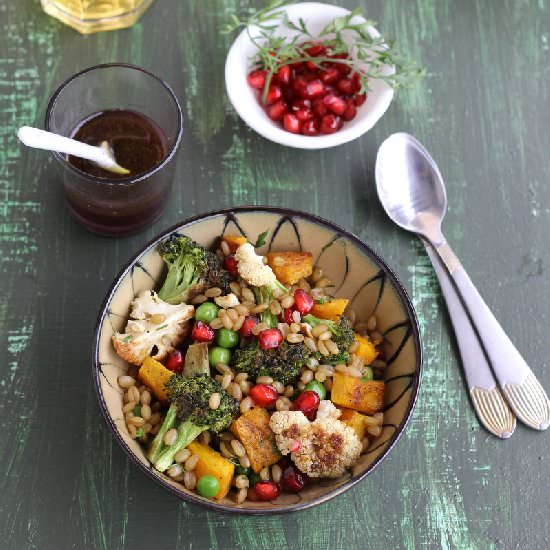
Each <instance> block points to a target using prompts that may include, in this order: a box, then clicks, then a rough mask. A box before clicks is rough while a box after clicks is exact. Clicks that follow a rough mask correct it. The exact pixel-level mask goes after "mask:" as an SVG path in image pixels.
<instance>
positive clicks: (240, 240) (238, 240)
mask: <svg viewBox="0 0 550 550" xmlns="http://www.w3.org/2000/svg"><path fill="white" fill-rule="evenodd" d="M222 239H223V240H224V241H225V242H226V243H227V245H228V246H229V250H230V251H231V254H235V252H237V248H239V246H241V244H244V243H246V242H247V239H246V237H243V236H240V237H238V236H236V235H224V236H223V237H222Z"/></svg>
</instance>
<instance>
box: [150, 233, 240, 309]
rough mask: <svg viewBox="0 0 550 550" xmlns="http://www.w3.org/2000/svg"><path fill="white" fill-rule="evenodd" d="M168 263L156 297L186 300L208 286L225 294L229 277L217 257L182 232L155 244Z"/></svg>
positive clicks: (173, 302) (175, 302) (173, 300)
mask: <svg viewBox="0 0 550 550" xmlns="http://www.w3.org/2000/svg"><path fill="white" fill-rule="evenodd" d="M158 251H159V254H160V255H161V256H162V259H163V260H164V262H165V263H166V265H167V266H168V274H167V275H166V279H165V281H164V284H163V285H162V288H161V289H160V290H159V293H158V295H159V297H160V298H162V299H163V300H164V301H165V302H168V303H170V304H180V303H182V302H188V301H189V300H191V299H192V298H193V297H194V296H196V295H197V294H200V293H201V292H203V291H204V290H206V289H207V288H210V287H219V288H221V289H222V291H223V293H224V294H225V293H226V292H227V291H228V288H229V283H230V282H231V277H230V275H229V273H228V272H227V271H226V270H225V269H224V268H223V266H222V263H221V261H220V259H219V258H218V257H217V256H216V255H215V254H213V253H212V252H210V251H208V250H206V249H205V248H204V247H202V246H201V245H200V244H199V243H196V242H195V241H193V240H192V239H190V238H189V237H185V236H183V235H173V236H172V237H170V238H169V239H168V240H166V241H164V242H163V243H162V244H160V245H159V247H158Z"/></svg>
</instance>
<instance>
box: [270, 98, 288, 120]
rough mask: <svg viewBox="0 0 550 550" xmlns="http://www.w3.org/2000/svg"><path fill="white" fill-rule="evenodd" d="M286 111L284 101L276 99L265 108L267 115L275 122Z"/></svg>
mask: <svg viewBox="0 0 550 550" xmlns="http://www.w3.org/2000/svg"><path fill="white" fill-rule="evenodd" d="M286 112H287V109H286V104H285V102H284V101H276V102H275V103H274V104H273V105H270V106H269V107H268V108H267V109H266V113H267V116H268V117H269V118H270V119H271V120H274V121H275V122H277V121H279V120H281V119H282V118H283V116H284V115H285V113H286Z"/></svg>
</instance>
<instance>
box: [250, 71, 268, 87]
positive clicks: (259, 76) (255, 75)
mask: <svg viewBox="0 0 550 550" xmlns="http://www.w3.org/2000/svg"><path fill="white" fill-rule="evenodd" d="M266 78H267V71H261V70H257V71H251V72H250V73H248V77H247V80H248V84H250V86H251V87H252V88H254V89H256V90H261V89H262V88H263V87H264V86H265V80H266Z"/></svg>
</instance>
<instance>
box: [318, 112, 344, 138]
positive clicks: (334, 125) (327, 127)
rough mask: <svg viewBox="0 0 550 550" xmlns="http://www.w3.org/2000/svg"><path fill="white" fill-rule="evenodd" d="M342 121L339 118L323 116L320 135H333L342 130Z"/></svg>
mask: <svg viewBox="0 0 550 550" xmlns="http://www.w3.org/2000/svg"><path fill="white" fill-rule="evenodd" d="M342 124H343V123H342V119H341V118H340V117H339V116H334V115H325V116H324V117H323V118H322V119H321V125H320V127H319V129H320V130H321V133H322V134H334V132H337V131H338V130H340V128H342Z"/></svg>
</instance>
